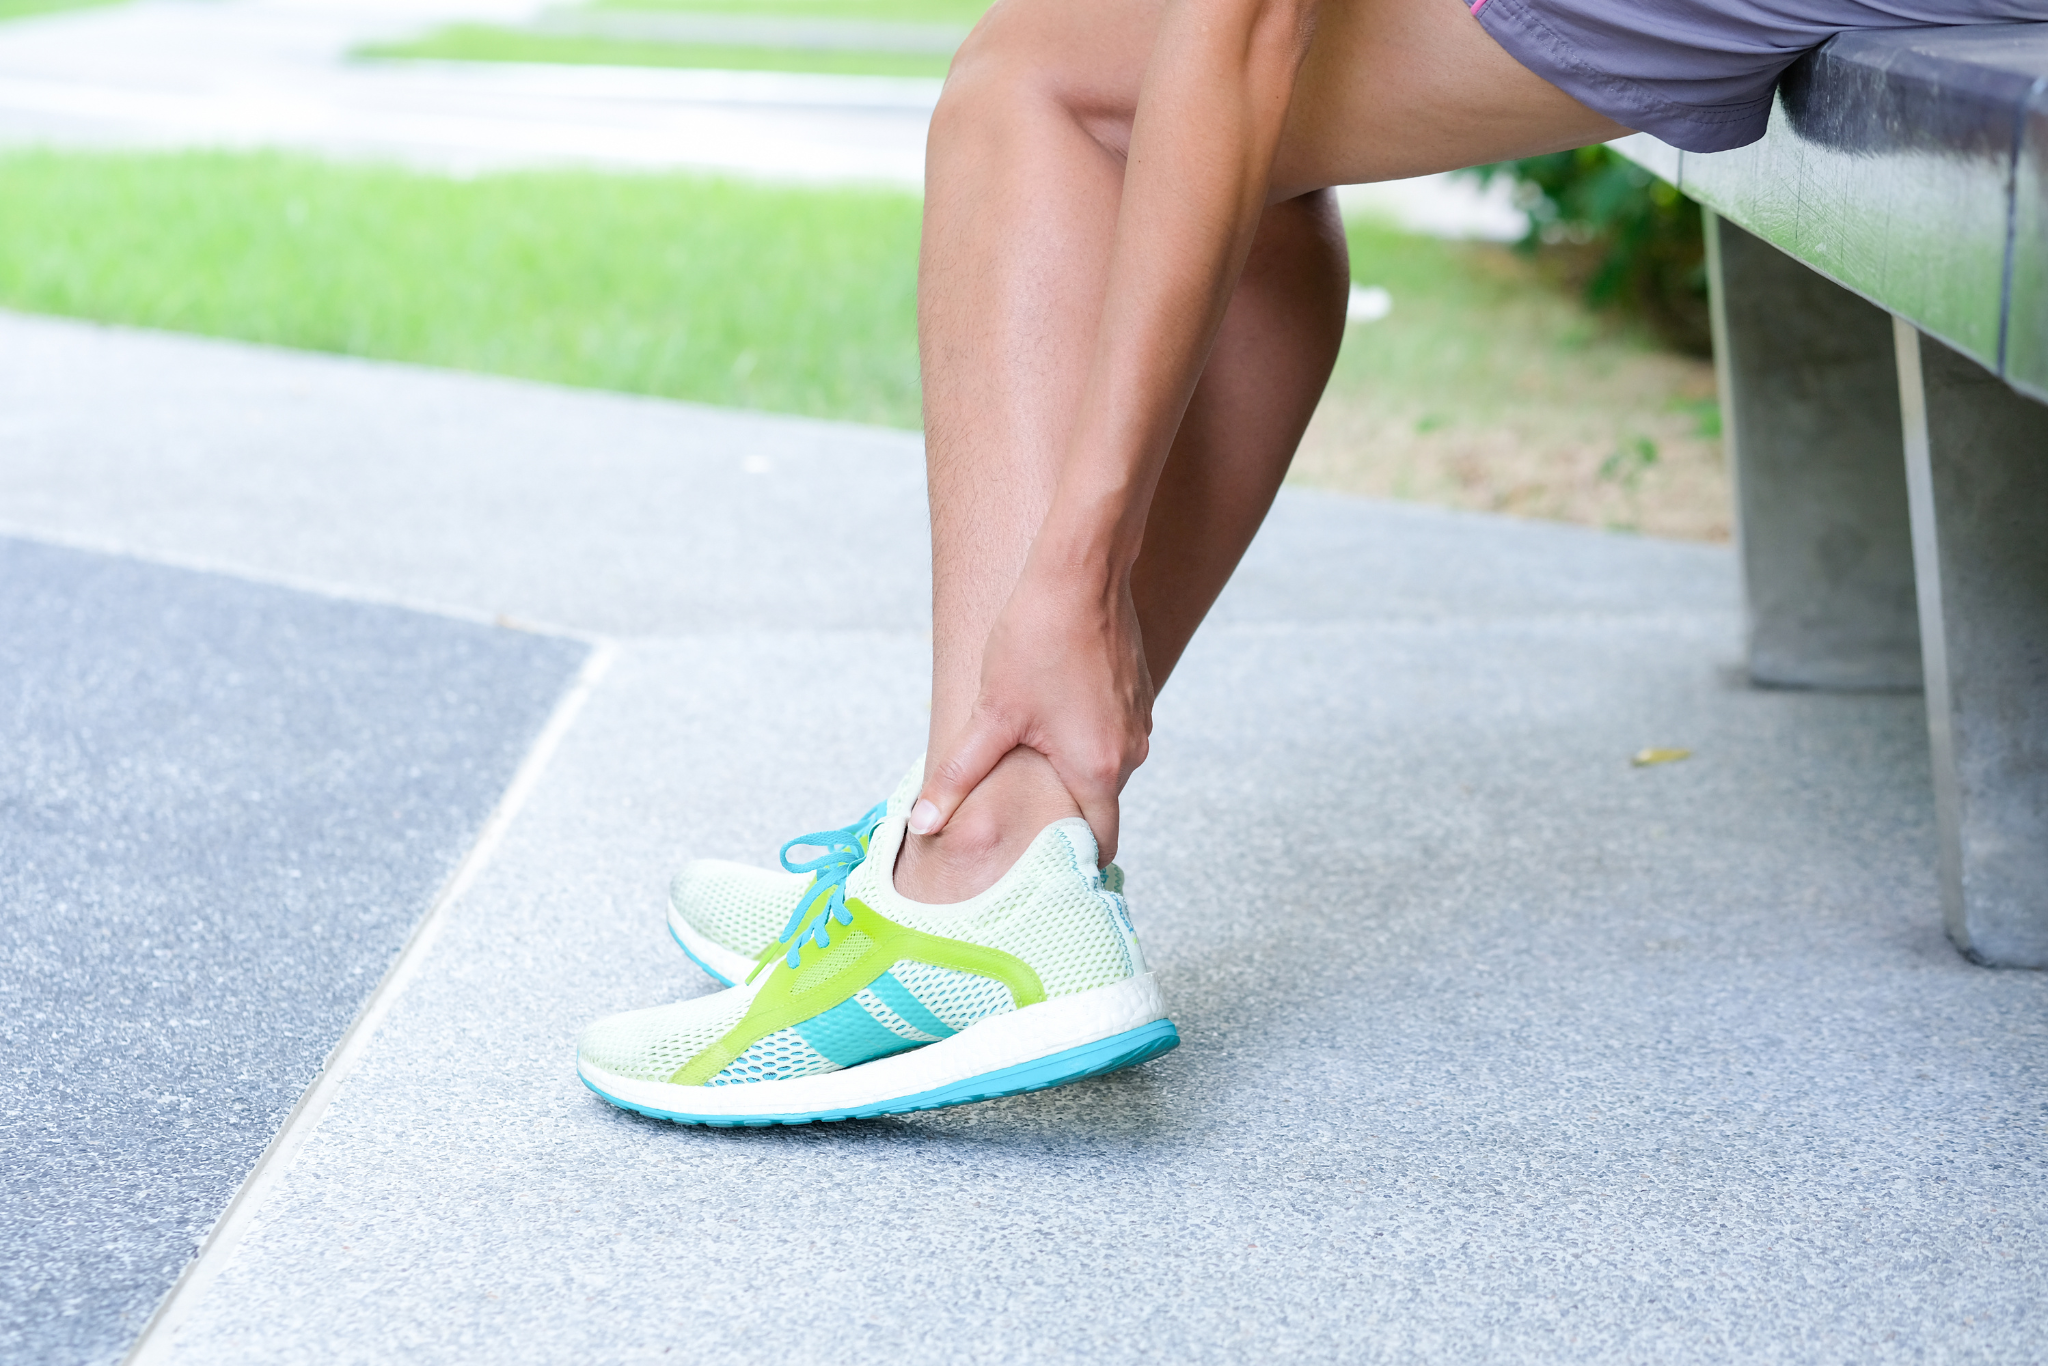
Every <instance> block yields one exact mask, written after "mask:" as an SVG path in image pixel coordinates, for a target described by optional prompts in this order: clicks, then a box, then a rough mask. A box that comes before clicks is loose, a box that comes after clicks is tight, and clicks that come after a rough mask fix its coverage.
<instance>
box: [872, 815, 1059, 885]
mask: <svg viewBox="0 0 2048 1366" xmlns="http://www.w3.org/2000/svg"><path fill="white" fill-rule="evenodd" d="M1036 833H1037V832H1036V831H1033V832H1032V834H1033V835H1035V834H1036ZM1030 840H1031V836H1030V835H1026V836H1024V837H1023V838H1022V839H1021V840H1020V839H1018V838H1016V837H1015V836H1014V835H1012V834H1011V833H1010V832H1007V831H1005V830H1004V829H1003V828H1002V825H1001V824H1000V823H999V822H997V821H995V820H992V819H990V818H989V816H988V815H987V814H986V813H984V812H968V811H962V812H960V813H958V814H956V815H955V816H954V817H953V819H952V820H951V821H949V822H948V823H947V825H946V828H945V829H944V830H941V831H940V832H939V833H938V834H936V835H910V834H906V835H905V836H904V839H903V852H902V854H901V855H900V856H899V857H898V858H897V860H896V890H897V891H898V892H901V893H902V894H903V895H904V896H907V897H909V898H910V899H911V900H912V901H922V902H926V903H928V904H932V905H946V904H948V903H951V902H955V901H965V900H967V899H968V898H969V897H972V896H978V895H980V894H981V893H982V892H985V891H987V890H988V889H989V888H990V887H993V886H994V885H995V884H996V882H997V880H998V879H1000V878H1001V877H1002V875H1003V874H1004V873H1006V872H1008V871H1009V870H1010V865H1012V864H1014V863H1015V862H1016V861H1017V859H1018V856H1019V855H1021V854H1022V853H1023V852H1024V849H1025V848H1026V847H1027V846H1028V845H1029V843H1030Z"/></svg>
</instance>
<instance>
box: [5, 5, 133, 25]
mask: <svg viewBox="0 0 2048 1366" xmlns="http://www.w3.org/2000/svg"><path fill="white" fill-rule="evenodd" d="M119 3H120V0H0V21H5V20H8V19H26V18H28V17H29V16H30V15H32V14H55V13H56V12H58V11H59V10H67V9H97V8H99V7H100V6H102V5H115V4H119Z"/></svg>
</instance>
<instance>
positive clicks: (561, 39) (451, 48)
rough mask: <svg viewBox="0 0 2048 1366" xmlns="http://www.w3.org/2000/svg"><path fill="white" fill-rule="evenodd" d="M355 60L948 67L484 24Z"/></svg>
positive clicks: (896, 70) (873, 69)
mask: <svg viewBox="0 0 2048 1366" xmlns="http://www.w3.org/2000/svg"><path fill="white" fill-rule="evenodd" d="M354 55H355V56H358V57H369V58H434V59H438V60H441V61H459V62H557V63H563V64H567V65H575V66H589V65H597V66H675V67H697V68H706V69H711V70H725V71H807V72H825V73H830V74H832V75H841V76H944V75H945V74H946V65H947V62H948V61H949V59H948V58H947V57H944V56H941V55H939V54H937V53H916V52H833V51H820V50H817V49H812V48H773V47H740V46H734V45H727V44H712V43H665V42H647V41H641V40H636V39H624V38H602V37H593V36H586V35H582V34H562V33H536V32H531V31H529V30H525V29H515V28H497V27H494V26H492V25H489V24H456V25H453V26H451V27H449V28H444V29H441V30H438V31H437V32H434V33H430V34H428V35H427V36H426V37H424V38H419V39H415V40H413V41H412V42H406V43H381V44H373V45H370V46H366V47H361V48H357V49H356V51H355V53H354Z"/></svg>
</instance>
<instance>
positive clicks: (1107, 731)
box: [910, 555, 1152, 863]
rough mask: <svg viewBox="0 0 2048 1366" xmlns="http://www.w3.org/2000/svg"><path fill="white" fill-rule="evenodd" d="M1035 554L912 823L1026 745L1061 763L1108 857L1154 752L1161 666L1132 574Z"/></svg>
mask: <svg viewBox="0 0 2048 1366" xmlns="http://www.w3.org/2000/svg"><path fill="white" fill-rule="evenodd" d="M1036 559H1037V557H1036V556H1035V555H1034V556H1033V557H1032V560H1031V561H1027V563H1026V565H1025V568H1024V573H1023V574H1022V575H1021V576H1020V577H1019V579H1018V581H1017V586H1016V588H1015V589H1013V590H1012V591H1011V593H1010V598H1009V601H1008V602H1007V603H1005V604H1004V606H1003V609H1002V611H1001V612H999V613H998V614H997V616H996V620H995V624H994V626H993V627H992V628H991V629H990V631H989V638H988V644H987V646H986V647H984V649H983V651H982V662H981V692H980V694H979V696H977V697H976V699H975V703H974V710H973V711H972V712H971V713H969V716H968V721H967V729H966V733H965V734H964V735H962V736H960V737H959V738H958V739H956V740H955V741H954V742H953V744H952V746H951V748H950V750H949V751H948V752H945V753H942V754H935V755H934V756H933V757H934V759H935V761H936V762H934V763H933V764H932V765H931V766H930V767H929V768H927V769H926V771H925V779H924V791H923V792H922V793H921V794H920V795H919V798H918V802H917V805H916V806H914V807H912V808H911V812H910V828H911V830H912V831H913V832H914V833H916V834H920V835H929V834H936V833H937V832H938V831H940V830H942V829H944V828H945V825H946V822H947V821H949V820H951V819H952V817H953V813H954V812H955V811H956V810H958V809H959V806H960V803H961V802H962V801H964V800H966V798H967V794H968V793H970V792H972V791H973V790H974V789H975V787H976V786H977V785H978V784H979V783H980V782H981V780H982V779H984V778H986V777H987V776H988V775H989V772H990V771H991V770H992V769H994V768H995V766H996V765H997V763H999V762H1001V760H1002V758H1003V756H1004V755H1006V754H1008V753H1009V752H1010V751H1011V750H1013V749H1016V748H1017V747H1019V746H1023V747H1024V748H1027V749H1034V750H1037V751H1038V752H1039V753H1040V754H1043V755H1044V756H1045V757H1046V758H1047V759H1048V760H1049V761H1050V762H1051V763H1052V767H1053V772H1054V773H1055V774H1057V775H1058V777H1059V780H1060V782H1062V783H1063V784H1065V786H1066V789H1067V791H1068V793H1069V794H1070V795H1071V796H1072V797H1073V798H1074V801H1075V804H1076V805H1078V806H1079V807H1080V808H1081V815H1082V816H1083V817H1084V818H1085V819H1086V820H1087V822H1088V824H1089V827H1090V828H1091V829H1093V830H1094V832H1095V841H1096V844H1097V845H1098V846H1100V848H1101V852H1102V861H1103V862H1104V863H1107V862H1109V860H1110V859H1111V858H1113V857H1114V856H1115V854H1116V845H1117V825H1118V809H1117V797H1118V795H1119V794H1120V793H1121V792H1122V791H1123V787H1124V783H1125V782H1126V781H1128V780H1129V778H1130V776H1131V773H1132V771H1133V770H1134V769H1136V768H1137V767H1138V765H1139V764H1142V763H1144V762H1145V754H1146V751H1147V750H1148V749H1149V747H1150V745H1151V740H1150V736H1151V733H1152V676H1151V673H1150V672H1149V671H1148V670H1147V669H1146V667H1145V645H1144V641H1143V639H1142V637H1141V635H1140V633H1139V629H1138V613H1137V609H1136V607H1134V606H1133V605H1132V602H1131V589H1130V577H1129V575H1128V573H1119V574H1116V575H1115V576H1114V579H1113V582H1111V583H1110V584H1109V585H1108V586H1107V587H1104V586H1103V585H1102V584H1101V583H1100V582H1099V576H1097V575H1093V574H1089V573H1087V572H1082V573H1074V572H1071V571H1065V572H1061V571H1044V570H1040V569H1038V568H1037V567H1036V564H1035V563H1034V562H1035V561H1036ZM1090 579H1096V580H1097V581H1096V582H1093V583H1091V582H1090Z"/></svg>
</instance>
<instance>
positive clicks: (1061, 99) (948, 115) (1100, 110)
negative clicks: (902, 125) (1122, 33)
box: [931, 0, 1135, 145]
mask: <svg viewBox="0 0 2048 1366" xmlns="http://www.w3.org/2000/svg"><path fill="white" fill-rule="evenodd" d="M1070 8H1071V6H1070V5H1068V4H1066V3H1064V0H1005V2H1004V3H1003V4H1000V5H997V6H996V7H995V8H994V9H992V10H991V11H989V13H988V14H987V15H986V16H985V17H984V18H983V19H982V21H981V23H979V24H977V25H976V26H975V28H974V31H973V32H972V33H970V34H969V35H968V36H967V40H966V41H965V42H964V43H962V44H961V45H960V48H959V51H957V52H956V53H955V54H954V56H953V63H952V66H951V68H950V69H949V70H948V72H947V74H946V83H945V86H944V88H943V89H942V90H941V91H940V93H939V102H938V107H937V108H936V109H935V110H934V111H933V114H932V126H931V137H932V139H933V141H934V142H935V143H937V144H940V145H944V144H946V143H948V142H952V141H957V140H959V139H961V138H971V137H975V136H978V135H984V136H985V135H989V134H994V133H1000V132H1001V131H1002V130H1004V129H1006V128H1014V127H1016V126H1017V125H1019V124H1020V123H1029V122H1030V121H1033V120H1039V119H1044V118H1047V117H1058V118H1063V119H1067V120H1073V121H1077V122H1080V123H1082V124H1083V125H1084V126H1087V127H1088V128H1089V131H1090V132H1092V133H1095V134H1096V135H1097V137H1098V140H1100V138H1101V136H1102V133H1101V130H1099V129H1098V127H1097V125H1098V124H1102V123H1105V122H1106V123H1107V124H1110V125H1114V124H1115V122H1116V117H1115V115H1116V108H1115V106H1116V105H1117V103H1118V101H1116V100H1115V99H1114V98H1113V97H1112V98H1109V99H1105V98H1104V97H1103V92H1102V89H1101V87H1102V86H1103V85H1104V81H1103V79H1102V78H1103V74H1104V73H1103V72H1102V71H1101V70H1100V69H1099V68H1100V67H1101V66H1102V65H1103V63H1102V61H1101V54H1100V50H1099V48H1098V49H1096V50H1095V51H1091V50H1090V47H1089V43H1088V33H1087V31H1086V29H1085V28H1082V29H1078V30H1077V29H1076V27H1075V24H1074V22H1073V18H1074V16H1073V15H1071V14H1070V13H1068V10H1069V9H1070ZM1129 103H1130V105H1131V106H1132V108H1133V109H1134V108H1135V97H1133V99H1132V100H1131V101H1129ZM1127 114H1128V111H1127ZM1124 123H1125V125H1126V126H1127V125H1128V116H1127V115H1126V118H1125V119H1124Z"/></svg>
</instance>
